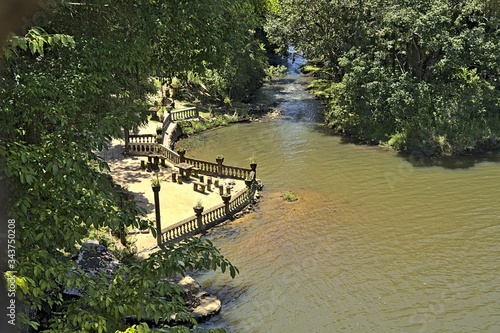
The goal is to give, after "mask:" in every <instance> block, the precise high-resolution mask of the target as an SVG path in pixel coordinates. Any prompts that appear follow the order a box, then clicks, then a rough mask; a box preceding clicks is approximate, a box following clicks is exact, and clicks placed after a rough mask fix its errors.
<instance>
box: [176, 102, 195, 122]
mask: <svg viewBox="0 0 500 333" xmlns="http://www.w3.org/2000/svg"><path fill="white" fill-rule="evenodd" d="M170 115H171V121H177V120H183V119H188V118H198V117H199V113H198V108H196V107H194V106H193V107H190V108H185V109H182V110H176V111H171V112H170Z"/></svg>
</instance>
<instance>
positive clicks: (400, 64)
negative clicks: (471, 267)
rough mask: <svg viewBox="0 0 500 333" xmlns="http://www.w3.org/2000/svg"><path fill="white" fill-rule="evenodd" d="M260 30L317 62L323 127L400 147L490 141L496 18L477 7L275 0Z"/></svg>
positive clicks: (401, 0)
mask: <svg viewBox="0 0 500 333" xmlns="http://www.w3.org/2000/svg"><path fill="white" fill-rule="evenodd" d="M281 4H282V7H281V12H279V15H277V17H276V18H274V19H273V20H272V21H271V24H270V25H269V27H268V31H269V33H270V35H271V36H272V38H273V40H274V41H275V42H281V43H282V44H285V43H293V44H294V45H295V46H296V47H297V48H298V49H299V50H300V51H302V52H303V53H304V55H305V56H306V57H308V58H309V59H312V60H316V61H317V62H318V63H319V64H320V65H321V66H322V70H321V71H319V72H317V73H318V75H320V77H321V78H323V79H326V82H323V83H322V84H321V85H319V87H321V88H320V89H321V91H319V92H318V93H320V94H321V95H322V96H324V97H326V98H327V100H328V103H329V104H328V107H327V108H326V121H327V122H328V123H329V124H330V125H331V126H332V127H333V128H335V129H336V130H337V131H339V132H342V133H346V134H349V135H355V136H357V137H359V138H361V139H364V140H367V141H372V142H373V141H374V142H388V143H389V144H390V145H392V146H394V147H395V148H397V149H400V150H408V151H420V152H424V153H426V154H457V153H461V152H465V151H469V150H474V149H479V148H483V147H488V146H491V145H492V144H498V142H499V136H498V133H499V132H498V130H499V128H500V127H499V125H500V123H499V121H498V120H499V117H498V115H499V112H500V104H499V102H498V101H499V99H498V98H499V86H498V85H499V71H498V68H500V66H499V65H500V62H499V61H500V58H499V57H498V54H499V53H498V51H499V48H500V43H499V38H498V31H499V29H498V27H499V12H498V11H496V10H494V6H492V5H491V2H484V1H452V0H441V1H419V2H411V1H405V0H373V1H364V2H347V1H341V0H338V1H324V0H317V1H314V2H313V3H308V4H307V6H306V5H305V4H302V3H300V2H297V1H294V0H286V1H282V2H281Z"/></svg>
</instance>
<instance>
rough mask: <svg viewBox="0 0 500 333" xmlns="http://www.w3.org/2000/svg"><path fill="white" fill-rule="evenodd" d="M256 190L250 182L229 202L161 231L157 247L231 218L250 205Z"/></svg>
mask: <svg viewBox="0 0 500 333" xmlns="http://www.w3.org/2000/svg"><path fill="white" fill-rule="evenodd" d="M256 190H257V185H256V182H255V181H252V184H251V185H250V187H247V188H245V189H242V190H240V191H239V192H237V193H235V194H234V195H232V196H231V199H230V200H227V201H224V202H223V203H221V204H219V205H217V206H215V207H212V208H210V209H208V210H207V211H205V212H203V213H200V214H199V215H198V214H195V215H193V216H190V217H188V218H186V219H184V220H182V221H180V222H178V223H176V224H174V225H171V226H168V227H166V228H163V229H162V230H161V244H159V245H160V246H161V245H164V244H166V243H169V242H175V241H179V240H181V239H183V238H186V237H190V236H194V235H196V234H199V233H203V232H205V231H206V230H207V229H209V228H212V227H214V226H215V225H217V224H219V223H221V222H224V221H225V220H227V219H229V218H232V217H233V215H234V214H235V213H236V212H239V211H240V210H241V209H242V208H243V207H245V206H246V205H248V204H250V203H252V201H253V198H254V195H255V192H256ZM223 199H224V197H223Z"/></svg>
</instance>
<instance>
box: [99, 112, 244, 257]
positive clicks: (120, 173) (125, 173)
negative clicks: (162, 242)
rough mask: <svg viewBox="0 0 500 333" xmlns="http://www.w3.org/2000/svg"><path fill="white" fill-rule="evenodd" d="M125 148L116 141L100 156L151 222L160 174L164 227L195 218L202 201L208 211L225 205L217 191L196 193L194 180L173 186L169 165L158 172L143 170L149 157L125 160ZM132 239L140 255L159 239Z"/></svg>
mask: <svg viewBox="0 0 500 333" xmlns="http://www.w3.org/2000/svg"><path fill="white" fill-rule="evenodd" d="M158 124H159V123H158V122H149V123H148V124H147V125H145V126H144V127H142V128H140V129H139V134H153V133H155V130H156V126H157V125H158ZM124 148H125V142H124V141H123V140H114V141H113V142H112V146H111V147H110V149H109V150H106V151H102V152H100V153H99V155H101V156H102V157H103V158H104V159H105V160H106V161H107V163H108V164H109V167H110V169H111V175H112V176H113V178H114V179H115V181H116V182H117V183H119V184H121V185H122V186H123V187H125V188H126V189H127V190H129V191H130V192H132V193H134V194H135V200H136V201H137V203H138V204H139V205H140V206H141V207H143V208H144V209H145V210H146V212H147V216H146V217H147V218H148V219H150V220H151V221H155V220H156V218H155V211H154V194H153V191H152V189H151V178H152V177H153V176H154V175H156V174H157V173H158V175H159V178H160V180H162V182H161V190H160V213H161V226H162V228H165V227H167V226H169V225H172V224H175V223H177V222H179V221H181V220H183V219H185V218H188V217H190V216H192V215H194V211H193V206H195V205H196V203H197V202H198V201H201V204H202V205H203V207H205V209H208V208H210V207H213V206H216V205H218V204H220V203H222V198H221V197H220V195H219V190H218V189H214V188H213V187H212V191H205V193H201V192H199V191H194V190H193V185H192V181H193V180H198V179H195V178H191V180H189V181H184V182H183V184H177V183H173V182H172V180H171V173H172V171H173V170H176V168H175V167H174V166H173V165H168V166H167V168H163V167H160V171H158V172H147V171H143V170H141V160H144V161H146V162H147V157H140V156H128V157H125V156H124V155H123V152H124ZM221 181H222V182H224V183H227V182H229V181H233V182H234V185H233V191H239V190H240V189H242V188H244V187H245V183H244V182H243V181H241V180H240V181H238V180H237V181H234V180H229V179H221ZM131 237H132V240H135V241H136V246H137V250H138V251H139V252H142V253H146V252H147V250H148V249H149V250H151V249H153V248H154V247H155V246H156V239H155V238H154V237H153V236H152V235H151V233H149V232H148V233H136V234H131Z"/></svg>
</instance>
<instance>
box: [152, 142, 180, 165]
mask: <svg viewBox="0 0 500 333" xmlns="http://www.w3.org/2000/svg"><path fill="white" fill-rule="evenodd" d="M154 154H155V155H160V156H163V157H165V159H167V160H168V161H170V162H172V163H174V164H177V163H180V162H181V157H180V155H179V154H178V153H176V152H175V151H173V150H172V149H169V148H167V147H165V146H164V145H160V144H156V148H155V150H154Z"/></svg>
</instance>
